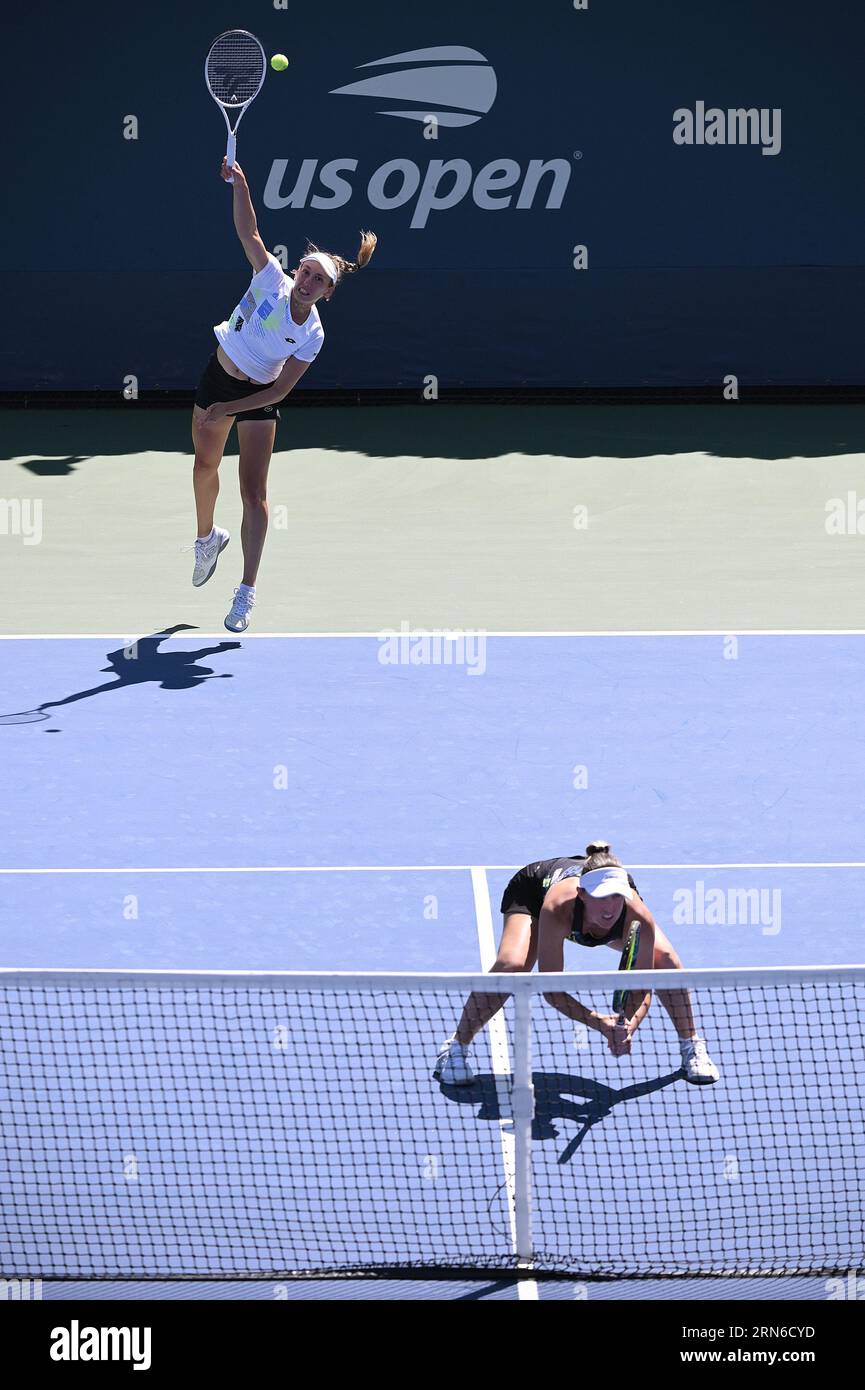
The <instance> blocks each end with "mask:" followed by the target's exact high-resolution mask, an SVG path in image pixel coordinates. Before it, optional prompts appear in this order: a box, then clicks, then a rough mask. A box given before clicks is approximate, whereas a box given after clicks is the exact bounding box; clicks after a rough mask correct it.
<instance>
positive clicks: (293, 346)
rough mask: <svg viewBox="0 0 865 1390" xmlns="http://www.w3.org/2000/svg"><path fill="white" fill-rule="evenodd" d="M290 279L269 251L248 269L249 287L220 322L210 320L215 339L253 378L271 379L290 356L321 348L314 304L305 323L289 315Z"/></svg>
mask: <svg viewBox="0 0 865 1390" xmlns="http://www.w3.org/2000/svg"><path fill="white" fill-rule="evenodd" d="M293 288H294V281H293V279H292V278H291V276H290V275H286V273H285V271H284V270H283V268H282V266H281V265H280V264H279V261H278V260H277V259H276V257H275V256H274V255H272V254H271V253H270V252H268V256H267V265H265V266H263V267H262V268H261V270H259V272H258V274H257V275H253V277H252V279H251V280H250V282H249V289H248V290H247V291H246V294H245V295H244V296H243V298H242V299H241V301H240V303H239V304H237V305H235V307H234V309H233V310H232V312H231V314H230V315H229V317H228V318H227V319H226V320H225V322H224V323H216V324H214V325H213V331H214V333H215V334H216V338H217V341H218V342H219V343H220V345H221V346H222V347H223V348H224V349H225V351H226V352H227V354H228V356H229V357H230V358H231V360H232V362H233V363H234V364H235V366H237V367H238V368H239V369H240V371H242V372H243V373H244V375H245V376H249V377H252V379H253V380H254V381H261V382H267V383H269V382H271V381H275V380H276V378H277V377H278V376H279V374H280V372H281V371H282V369H283V367H284V366H285V363H286V362H287V361H288V359H289V357H298V358H300V360H301V362H312V361H313V359H314V358H315V357H317V356H318V354H319V352H320V351H321V345H322V343H323V342H324V329H323V327H322V324H321V319H320V318H319V313H318V309H317V308H316V307H315V305H314V304H313V306H312V309H311V311H310V314H309V318H308V319H307V320H306V323H295V321H294V319H293V318H292V317H291V303H290V296H291V291H292V289H293Z"/></svg>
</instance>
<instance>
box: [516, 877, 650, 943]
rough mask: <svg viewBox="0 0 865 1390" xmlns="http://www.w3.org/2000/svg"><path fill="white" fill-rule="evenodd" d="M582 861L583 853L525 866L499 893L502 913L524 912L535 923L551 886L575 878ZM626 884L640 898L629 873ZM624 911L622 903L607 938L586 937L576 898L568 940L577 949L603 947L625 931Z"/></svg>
mask: <svg viewBox="0 0 865 1390" xmlns="http://www.w3.org/2000/svg"><path fill="white" fill-rule="evenodd" d="M585 862H586V856H585V855H584V854H575V855H571V856H565V857H564V858H562V859H538V860H537V861H536V862H535V863H534V864H526V866H525V867H524V868H522V869H520V870H519V872H518V873H515V874H514V876H513V878H512V879H511V881H510V883H509V884H508V886H507V888H506V889H505V891H504V893H503V894H502V907H501V910H502V912H503V913H505V912H525V913H527V914H528V915H529V917H533V918H534V919H535V921H537V919H538V918H539V917H540V915H541V908H542V907H543V903H544V898H545V897H546V896H547V893H548V892H549V891H550V889H551V888H552V887H553V885H554V884H556V883H561V881H562V879H563V878H574V877H575V876H578V875H579V874H580V873H581V872H582V868H583V865H584V864H585ZM628 882H629V883H630V885H631V888H632V889H633V890H634V892H635V893H636V894H637V897H639V896H640V891H639V889H638V888H637V885H636V883H635V882H634V880H633V879H632V878H631V875H630V874H628ZM627 910H628V909H627V904H625V905H624V906H623V907H622V911H621V913H620V914H619V916H618V918H617V920H616V921H615V922H614V923H613V925H612V926H611V927H610V930H609V931H608V932H607V934H606V936H589V935H587V934H585V933H584V932H583V904H582V903H581V901H580V899H579V898H575V899H574V920H573V926H572V927H571V931H570V935H569V936H568V940H569V941H575V942H576V943H577V944H578V945H579V946H605V945H607V943H608V942H610V941H617V940H618V938H619V937H620V936H621V934H622V931H623V929H624V925H625V914H626V913H627Z"/></svg>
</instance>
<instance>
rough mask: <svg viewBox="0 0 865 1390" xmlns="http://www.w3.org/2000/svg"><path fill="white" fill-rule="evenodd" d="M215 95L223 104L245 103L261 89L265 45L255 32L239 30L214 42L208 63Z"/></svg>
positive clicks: (207, 72)
mask: <svg viewBox="0 0 865 1390" xmlns="http://www.w3.org/2000/svg"><path fill="white" fill-rule="evenodd" d="M204 71H205V76H206V79H207V85H208V87H209V88H210V92H211V95H212V96H214V97H215V98H216V100H217V101H219V102H221V103H222V105H223V106H242V105H243V103H244V102H245V101H251V100H252V98H253V97H254V96H256V95H257V94H258V92H259V91H260V89H261V84H262V82H263V81H264V74H265V72H266V63H265V58H264V53H263V51H262V48H261V44H260V43H259V42H258V40H257V39H256V38H254V37H253V35H252V34H247V33H244V32H243V31H242V30H235V31H234V32H232V33H229V34H222V35H220V37H219V38H218V39H216V40H214V42H213V44H212V45H211V49H210V52H209V53H208V55H207V62H206V64H205V69H204Z"/></svg>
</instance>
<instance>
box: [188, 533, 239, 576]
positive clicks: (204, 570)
mask: <svg viewBox="0 0 865 1390" xmlns="http://www.w3.org/2000/svg"><path fill="white" fill-rule="evenodd" d="M229 539H230V537H229V534H228V532H227V531H222V530H220V528H219V527H218V526H214V528H213V531H212V533H211V535H210V536H209V537H208V538H207V539H206V540H200V539H199V540H197V541H196V542H195V569H194V570H193V571H192V582H193V584H194V585H195V587H196V589H200V588H201V586H202V584H206V583H207V581H208V579H209V578H210V576H211V575H212V574H213V571H214V570H215V569H216V562H217V560H218V559H219V557H220V555H221V554H222V552H223V550H224V549H225V547H226V546H227V545H228V542H229Z"/></svg>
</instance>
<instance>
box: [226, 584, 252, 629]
mask: <svg viewBox="0 0 865 1390" xmlns="http://www.w3.org/2000/svg"><path fill="white" fill-rule="evenodd" d="M254 603H255V594H251V593H249V592H248V590H246V589H235V591H234V603H233V604H232V605H231V612H230V613H229V614H228V615H227V616H226V619H225V626H226V627H227V628H228V631H229V632H245V631H246V629H247V628H248V627H249V614H250V611H251V609H252V606H253V604H254Z"/></svg>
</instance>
